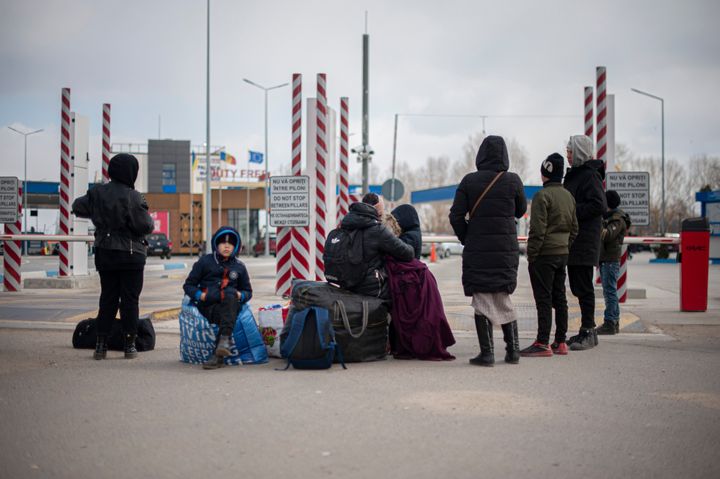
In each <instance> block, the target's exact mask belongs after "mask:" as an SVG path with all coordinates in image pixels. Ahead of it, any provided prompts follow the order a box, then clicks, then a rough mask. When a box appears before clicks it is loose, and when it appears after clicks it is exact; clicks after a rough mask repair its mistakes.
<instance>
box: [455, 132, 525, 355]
mask: <svg viewBox="0 0 720 479" xmlns="http://www.w3.org/2000/svg"><path fill="white" fill-rule="evenodd" d="M475 165H476V167H477V170H478V171H476V172H474V173H469V174H468V175H465V177H464V178H463V179H462V181H461V182H460V185H459V186H458V188H457V191H456V192H455V200H454V201H453V205H452V207H451V208H450V224H451V225H452V228H453V230H454V231H455V235H456V236H457V237H458V239H459V240H460V242H461V243H462V244H463V245H464V246H465V248H464V249H463V255H462V258H463V273H462V283H463V289H464V291H465V296H472V297H473V308H474V309H475V327H476V328H477V333H478V340H479V342H480V354H479V355H478V356H477V357H475V358H473V359H471V360H470V362H471V363H472V364H476V365H481V366H492V365H493V364H494V363H495V356H494V351H493V349H494V348H493V341H492V324H500V325H502V329H503V334H504V336H505V342H506V343H507V346H506V351H507V355H506V356H505V361H507V362H510V363H517V362H518V360H519V345H518V339H517V322H516V320H515V311H514V309H513V306H512V302H511V301H510V295H511V294H512V293H513V292H514V291H515V287H516V286H517V269H518V263H519V256H520V250H519V248H518V241H517V227H516V221H515V218H520V217H522V216H523V215H524V214H525V211H526V210H527V200H526V199H525V190H524V187H523V184H522V181H521V180H520V177H519V176H518V175H516V174H515V173H511V172H509V171H508V168H509V166H510V159H509V156H508V151H507V147H506V146H505V140H503V138H502V137H500V136H488V137H487V138H485V140H483V142H482V145H480V148H479V150H478V153H477V157H476V158H475ZM501 173H502V174H501ZM498 175H499V176H498ZM496 177H498V178H497V180H496V182H495V184H494V185H493V186H492V188H491V189H489V190H488V192H487V193H486V195H485V197H484V198H483V199H482V201H481V202H480V204H479V205H478V207H477V210H476V211H475V214H474V215H473V217H472V218H470V219H469V220H468V219H466V215H468V214H470V212H471V211H472V209H473V206H474V205H475V203H476V201H477V200H478V198H480V195H482V193H483V191H485V189H486V188H487V187H488V186H489V185H490V183H491V182H492V181H493V180H494V179H495V178H496Z"/></svg>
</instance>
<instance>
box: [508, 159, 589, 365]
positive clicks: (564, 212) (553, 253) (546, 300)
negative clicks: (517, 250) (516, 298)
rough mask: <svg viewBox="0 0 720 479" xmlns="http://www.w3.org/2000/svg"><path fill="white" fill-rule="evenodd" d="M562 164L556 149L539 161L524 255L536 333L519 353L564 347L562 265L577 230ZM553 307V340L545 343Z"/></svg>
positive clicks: (565, 311)
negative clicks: (538, 184)
mask: <svg viewBox="0 0 720 479" xmlns="http://www.w3.org/2000/svg"><path fill="white" fill-rule="evenodd" d="M564 166H565V160H564V159H563V157H562V156H560V155H559V154H557V153H553V154H552V155H550V156H548V157H547V159H546V160H545V161H543V163H542V166H541V168H540V174H541V176H542V180H543V189H542V190H540V191H539V192H537V194H535V196H534V197H533V200H532V208H531V210H530V235H529V237H528V244H527V258H528V263H529V266H528V271H529V273H530V284H531V285H532V289H533V296H534V297H535V307H536V308H537V314H538V334H537V339H536V341H535V342H534V343H533V344H532V345H530V346H528V347H527V348H525V349H523V350H522V351H520V355H521V356H526V357H543V356H552V355H553V353H554V354H567V351H568V348H567V345H566V343H565V339H566V334H567V328H568V307H567V297H566V295H565V267H566V266H567V261H568V254H569V252H570V245H571V244H572V242H573V240H574V239H575V237H576V236H577V233H578V221H577V217H576V216H575V199H574V198H573V196H572V194H571V193H570V192H569V191H567V190H566V189H565V188H563V186H562V178H563V170H564ZM553 309H555V341H554V342H553V343H552V345H549V344H548V343H549V342H550V329H551V328H552V310H553Z"/></svg>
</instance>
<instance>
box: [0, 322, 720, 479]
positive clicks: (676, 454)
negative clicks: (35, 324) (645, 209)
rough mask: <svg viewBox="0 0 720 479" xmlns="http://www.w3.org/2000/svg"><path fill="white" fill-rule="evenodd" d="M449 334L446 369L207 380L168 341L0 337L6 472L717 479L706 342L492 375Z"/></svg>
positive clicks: (467, 345) (642, 346)
mask: <svg viewBox="0 0 720 479" xmlns="http://www.w3.org/2000/svg"><path fill="white" fill-rule="evenodd" d="M498 339H499V338H498ZM458 340H459V343H458V345H456V346H455V347H453V348H452V349H451V351H452V352H453V353H454V354H455V355H457V356H458V359H457V360H456V361H453V362H441V363H436V362H419V361H395V360H387V361H383V362H379V363H366V364H353V365H349V369H348V370H346V371H344V370H342V369H340V368H338V367H334V368H333V369H332V370H328V371H295V370H290V371H276V370H275V368H277V367H280V366H282V362H281V361H280V360H272V361H271V363H270V364H266V365H259V366H242V367H234V368H230V367H228V368H225V369H222V370H219V371H203V370H201V369H200V368H199V367H198V366H189V365H186V364H182V363H180V362H178V351H177V341H178V339H177V336H175V335H171V334H161V335H159V343H158V349H157V350H156V351H153V352H150V353H141V355H140V358H139V359H137V360H134V361H126V360H124V359H120V358H119V356H120V353H112V352H111V353H110V357H111V359H108V360H106V361H94V360H92V359H90V355H91V351H76V350H73V349H71V348H70V347H69V341H68V333H66V332H57V331H35V332H27V331H18V330H4V331H2V333H1V334H0V385H1V386H2V388H1V391H2V392H1V393H0V424H2V430H3V431H2V432H3V434H2V438H1V439H0V477H8V478H23V477H62V478H65V477H67V478H71V477H72V478H86V477H87V478H90V477H104V478H114V477H118V478H120V477H123V478H125V477H154V478H165V477H167V478H175V477H292V478H295V477H297V478H305V477H348V478H370V477H372V478H385V477H388V478H391V477H392V478H405V477H413V478H433V479H434V478H437V477H453V478H455V477H457V478H465V477H467V478H477V477H529V476H530V477H586V478H612V477H635V478H644V477H648V478H650V477H652V478H664V477H667V478H674V477H696V478H697V477H708V478H712V477H720V462H718V461H717V446H718V438H719V437H720V376H719V375H718V374H717V371H718V369H719V368H720V356H719V355H718V350H719V348H720V341H719V340H718V339H717V338H715V339H711V340H708V339H706V338H705V337H704V336H702V337H698V336H694V335H690V336H687V337H685V338H684V339H683V340H681V341H680V340H674V339H671V338H669V337H667V336H664V335H629V334H628V335H621V336H620V337H615V338H611V339H607V340H603V341H602V344H601V345H600V346H599V347H598V348H596V349H594V350H591V351H587V352H578V353H571V355H569V356H566V357H560V356H556V357H553V358H534V359H527V358H525V359H523V360H522V361H521V363H520V365H517V366H512V365H506V364H504V363H500V364H498V365H497V366H496V367H495V368H492V369H487V368H479V367H474V366H470V365H468V364H467V362H466V360H467V358H468V357H469V356H471V355H473V354H474V353H475V348H476V347H475V342H474V340H473V339H472V338H471V337H470V336H469V335H462V336H461V337H459V338H458ZM496 342H497V340H496Z"/></svg>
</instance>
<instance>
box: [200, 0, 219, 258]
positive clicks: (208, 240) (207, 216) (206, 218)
mask: <svg viewBox="0 0 720 479" xmlns="http://www.w3.org/2000/svg"><path fill="white" fill-rule="evenodd" d="M206 58H207V64H206V68H205V74H206V76H205V195H203V200H204V201H205V212H204V213H203V222H204V223H205V253H206V254H207V253H212V231H210V225H212V218H211V215H212V204H211V203H212V190H211V189H210V186H211V183H210V0H207V52H206ZM218 226H220V225H218Z"/></svg>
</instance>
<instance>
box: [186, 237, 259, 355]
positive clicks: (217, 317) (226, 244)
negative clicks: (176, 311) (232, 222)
mask: <svg viewBox="0 0 720 479" xmlns="http://www.w3.org/2000/svg"><path fill="white" fill-rule="evenodd" d="M241 245H242V243H241V241H240V234H239V233H238V232H237V231H236V230H235V229H234V228H231V227H229V226H221V227H220V228H219V229H218V230H217V231H216V232H215V234H214V235H213V237H212V250H213V252H212V253H210V254H206V255H205V256H203V257H202V258H200V259H199V260H198V261H197V262H196V263H195V264H194V265H193V267H192V270H191V271H190V274H189V275H188V277H187V279H186V280H185V284H184V285H183V290H184V291H185V294H186V295H188V296H189V297H190V299H191V300H192V301H193V302H194V304H195V305H197V308H198V310H199V311H200V313H201V314H202V315H203V316H205V318H207V320H208V321H209V322H210V323H212V324H217V325H218V326H219V328H220V330H219V334H218V336H219V339H218V343H217V347H216V348H215V354H214V355H213V357H212V358H210V360H208V361H207V362H205V363H204V364H203V369H217V368H220V367H222V366H223V364H224V358H225V356H230V354H231V352H230V335H231V334H232V332H233V329H234V328H235V320H236V318H237V315H238V312H239V311H240V307H241V306H242V305H243V304H244V303H246V302H248V301H249V300H250V298H252V287H251V286H250V278H249V276H248V272H247V269H246V268H245V265H244V264H243V263H242V262H241V261H240V260H239V259H237V258H236V255H237V254H238V252H239V251H240V246H241Z"/></svg>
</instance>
